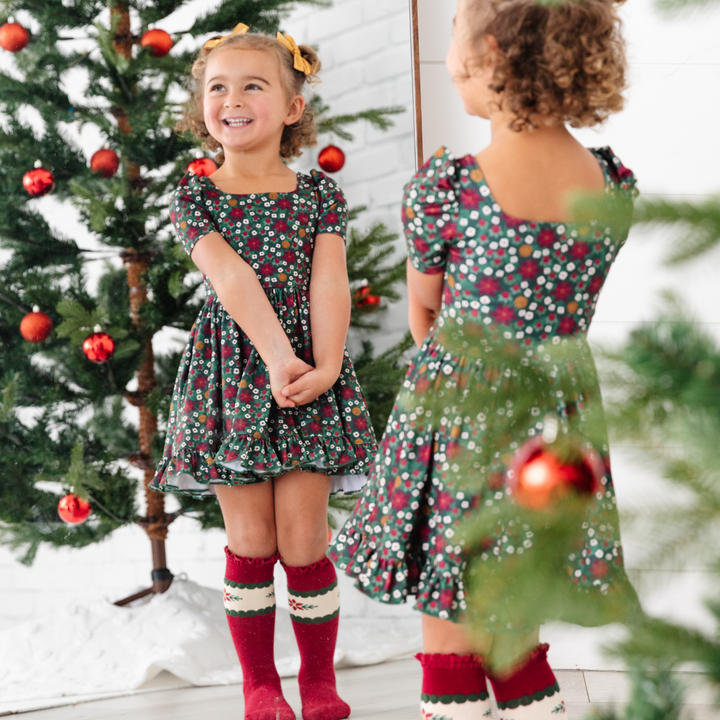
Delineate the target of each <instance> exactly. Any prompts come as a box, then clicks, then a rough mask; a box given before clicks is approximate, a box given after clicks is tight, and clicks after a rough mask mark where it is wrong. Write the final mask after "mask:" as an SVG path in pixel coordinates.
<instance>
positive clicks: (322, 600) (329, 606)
mask: <svg viewBox="0 0 720 720" xmlns="http://www.w3.org/2000/svg"><path fill="white" fill-rule="evenodd" d="M288 602H289V605H290V616H291V617H292V619H293V620H294V621H295V622H301V623H312V624H316V623H321V622H327V621H328V620H332V619H333V618H334V617H336V616H337V614H338V612H340V588H339V587H338V584H337V580H335V581H334V582H332V583H331V584H330V585H328V586H327V587H324V588H322V590H317V591H315V592H299V591H297V590H291V589H290V588H288Z"/></svg>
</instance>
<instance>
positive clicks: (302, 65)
mask: <svg viewBox="0 0 720 720" xmlns="http://www.w3.org/2000/svg"><path fill="white" fill-rule="evenodd" d="M277 39H278V41H279V42H281V43H282V44H283V45H284V46H285V47H286V48H287V49H288V50H289V51H290V52H291V53H292V54H293V56H294V62H293V67H294V68H295V69H296V70H298V71H300V72H301V73H305V74H306V75H312V71H313V66H312V65H311V64H310V63H309V62H308V61H307V60H306V59H305V58H304V57H303V56H302V53H301V52H300V48H299V47H298V46H297V43H296V42H295V41H294V40H293V39H292V38H291V37H290V35H288V34H287V33H286V34H285V35H283V34H282V33H281V32H279V33H278V34H277Z"/></svg>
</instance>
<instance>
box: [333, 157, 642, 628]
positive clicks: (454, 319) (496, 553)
mask: <svg viewBox="0 0 720 720" xmlns="http://www.w3.org/2000/svg"><path fill="white" fill-rule="evenodd" d="M592 152H593V153H594V155H595V156H596V158H597V160H598V163H599V164H600V166H601V167H602V169H603V173H604V176H605V182H606V185H605V189H606V194H607V195H610V196H612V197H614V198H618V197H619V198H621V199H623V202H625V205H626V207H629V206H630V205H631V203H632V199H633V198H634V196H635V194H636V191H635V178H634V176H633V174H632V173H631V172H630V171H629V170H627V169H626V168H624V167H623V165H622V164H621V163H620V161H619V160H618V158H616V157H615V156H614V154H613V153H612V151H611V150H610V149H609V148H600V149H594V150H592ZM403 224H404V227H405V235H406V238H407V244H408V252H409V255H410V259H411V261H412V264H413V266H414V267H415V268H416V269H417V270H419V271H420V272H422V273H426V274H432V273H444V286H443V299H442V307H441V310H440V314H439V317H438V319H437V321H436V323H435V324H434V325H433V327H432V328H431V329H430V331H429V334H428V336H427V338H426V339H425V342H424V343H423V345H422V347H421V348H420V349H419V350H418V352H417V354H416V356H415V358H414V360H413V362H412V363H411V365H410V368H409V370H408V372H407V375H406V377H405V380H404V382H403V386H402V388H401V390H400V393H399V395H398V398H397V401H396V403H395V406H394V408H393V410H392V413H391V415H390V418H389V420H388V423H387V428H386V431H385V435H384V436H383V439H382V441H381V443H380V449H379V451H378V455H377V457H376V461H375V464H374V466H373V468H372V470H371V472H370V474H369V477H368V483H367V485H366V486H365V487H364V489H363V492H362V495H361V497H360V499H359V501H358V503H357V506H356V508H355V510H354V512H353V513H352V515H351V516H350V519H349V520H348V521H347V523H346V524H345V526H344V527H343V528H342V529H341V531H340V532H339V533H338V535H337V537H336V539H335V541H334V543H333V545H332V547H331V549H330V557H331V558H332V559H333V560H334V562H335V563H336V564H337V565H338V566H339V567H340V568H342V569H344V570H345V572H346V573H347V574H348V575H349V576H351V577H353V578H354V579H355V580H356V586H357V587H358V589H359V590H361V591H362V592H364V593H366V594H367V595H369V596H370V597H373V598H375V599H376V600H380V601H382V602H387V603H401V602H405V600H406V599H407V597H408V596H410V595H414V596H416V608H417V609H418V610H420V611H422V612H424V613H427V614H430V615H434V616H437V617H439V618H443V619H452V620H459V619H461V618H462V617H463V615H464V614H465V611H466V610H467V597H466V584H465V578H464V574H465V571H466V566H467V561H468V551H467V549H466V548H465V547H464V541H463V540H462V539H461V538H460V534H459V528H460V526H461V524H462V522H463V520H466V519H467V518H468V517H469V516H470V515H471V514H472V513H493V512H494V510H493V508H494V507H495V506H497V505H498V504H499V503H501V502H504V501H506V499H507V498H508V496H509V495H510V494H511V492H510V490H509V489H508V487H507V485H506V482H505V476H506V471H507V469H508V466H509V465H510V464H511V463H512V460H513V456H514V454H515V452H516V451H517V450H518V449H519V448H521V447H522V446H523V444H524V443H526V442H528V441H529V440H531V439H533V438H538V437H539V436H541V435H542V434H543V430H544V428H545V424H546V422H547V420H546V418H548V417H553V418H554V421H553V422H555V423H559V425H560V427H561V431H562V432H565V433H567V432H569V431H571V432H572V433H573V434H574V435H576V436H577V437H580V438H583V442H585V444H586V445H587V446H589V447H588V449H589V450H594V451H595V452H596V453H597V454H598V455H599V456H600V458H601V460H602V461H603V462H604V467H605V474H604V477H603V478H602V481H601V489H600V490H599V491H598V492H597V493H596V494H595V495H594V497H593V498H592V499H591V502H590V506H589V508H588V512H587V516H586V518H585V522H584V523H583V527H582V529H580V528H579V529H578V533H579V535H581V536H582V537H581V539H580V544H579V546H578V548H577V551H576V552H573V553H571V554H570V555H569V557H567V558H566V566H567V576H568V577H569V578H571V579H572V581H573V582H574V583H575V584H576V585H577V586H578V587H579V588H581V589H584V590H587V591H593V590H595V591H598V592H599V593H603V594H606V593H608V592H612V591H613V590H614V589H616V588H619V587H622V588H627V587H628V583H627V578H626V576H625V572H624V568H623V559H622V546H621V543H620V536H619V527H618V517H617V510H616V500H615V492H614V489H613V482H612V477H611V474H610V465H609V458H608V446H607V435H606V432H605V431H604V429H603V428H604V423H603V421H602V406H601V403H600V392H599V387H598V381H597V374H596V371H595V368H594V364H593V360H592V356H591V354H590V351H589V348H588V347H587V343H586V341H585V336H586V334H587V331H588V327H589V324H590V320H591V318H592V315H593V312H594V309H595V304H596V302H597V299H598V295H599V293H600V289H601V288H602V285H603V283H604V281H605V278H606V276H607V273H608V271H609V270H610V266H611V265H612V263H613V261H614V260H615V257H616V255H617V252H618V250H619V249H620V247H621V246H622V245H623V243H624V241H625V239H626V237H627V232H628V229H629V226H628V225H625V226H624V227H623V228H622V229H617V228H611V227H606V226H605V225H604V224H602V223H600V222H599V221H597V220H593V221H591V222H588V223H586V224H579V223H578V224H571V223H550V222H530V221H525V220H521V219H518V218H514V217H510V216H508V215H507V214H505V213H504V212H503V211H502V210H501V208H500V207H499V206H498V204H497V203H496V202H495V200H494V199H493V197H492V194H491V192H490V188H489V187H488V185H487V183H486V182H485V180H484V178H483V174H482V172H481V170H480V168H479V167H478V165H477V163H476V161H475V159H474V157H473V156H472V155H468V156H465V157H462V158H460V159H455V158H454V157H453V156H452V155H451V154H450V153H449V152H447V151H446V150H445V149H441V150H439V151H438V153H436V155H435V156H434V157H432V158H431V159H430V160H429V161H428V162H427V163H426V164H425V165H424V166H423V167H422V168H420V170H419V171H418V172H417V174H416V175H415V176H414V177H413V179H412V180H411V182H410V183H409V184H408V186H407V187H406V188H405V197H404V201H403ZM458 331H460V337H461V338H463V339H462V341H461V344H460V345H458V341H457V340H455V341H453V342H454V343H455V344H454V345H452V343H450V340H451V337H452V333H453V332H455V337H458V334H457V333H458ZM570 339H572V340H573V341H575V342H574V343H573V346H574V345H577V348H578V349H577V351H576V355H575V357H574V358H573V360H572V361H571V362H565V363H563V362H556V361H555V360H553V359H552V358H551V357H550V353H548V352H546V350H545V348H546V347H548V346H552V347H554V346H562V344H563V343H565V344H568V342H569V340H570ZM448 343H450V345H448ZM498 343H502V344H503V345H504V346H506V347H507V348H510V351H511V352H510V354H511V355H513V356H514V357H515V358H517V361H518V363H519V365H513V364H511V363H509V362H505V359H504V358H503V359H498V357H497V355H495V356H494V355H493V348H496V347H497V346H498ZM458 348H460V349H458ZM531 362H532V363H535V365H536V366H538V367H539V366H543V363H544V364H545V365H546V366H547V367H541V370H540V371H541V372H542V373H543V375H542V377H544V378H547V385H548V387H549V388H550V390H551V391H550V392H547V393H543V395H542V397H543V398H545V399H544V400H541V399H539V398H538V399H536V398H535V396H533V397H532V398H531V399H530V400H529V401H528V400H527V399H525V402H526V403H527V402H529V403H530V404H529V405H527V404H526V405H523V406H522V410H521V409H520V407H521V403H520V402H518V401H519V400H521V398H522V393H523V387H522V386H521V384H520V380H519V378H520V377H521V374H519V373H518V371H517V368H518V367H519V366H522V365H525V366H528V365H530V364H531ZM478 397H480V398H481V399H483V400H485V399H486V400H487V404H486V405H483V406H482V407H478V406H477V402H475V403H474V404H473V398H475V399H476V400H477V398H478ZM548 398H549V399H548ZM598 414H599V416H598ZM511 416H513V421H512V425H510V423H509V422H508V418H510V417H511ZM598 419H599V420H600V425H599V426H600V428H601V430H600V433H599V435H600V440H598V431H597V427H598V422H597V421H598ZM510 426H512V428H513V433H514V434H507V435H506V436H504V437H503V432H505V431H504V428H505V427H510ZM518 427H520V428H521V429H520V430H518V429H517V428H518ZM488 436H492V437H494V438H501V441H500V442H499V443H498V444H497V446H495V445H491V444H490V443H489V442H488V441H487V440H488ZM589 438H592V440H590V439H589ZM463 471H468V472H467V475H466V476H465V477H464V478H463V477H460V478H459V477H458V476H459V475H460V474H462V472H463ZM532 545H533V542H532V534H531V533H530V534H523V533H517V532H510V531H508V530H507V529H505V528H498V530H496V535H495V536H493V537H490V538H487V539H486V541H485V542H483V543H482V545H481V547H479V548H474V549H473V553H474V554H475V559H477V555H480V556H481V559H482V560H483V561H487V562H488V563H492V562H503V561H504V559H505V558H510V557H512V556H513V555H516V554H522V553H525V552H527V551H528V550H529V548H531V547H532ZM630 595H634V593H633V591H632V589H630ZM506 629H510V628H506Z"/></svg>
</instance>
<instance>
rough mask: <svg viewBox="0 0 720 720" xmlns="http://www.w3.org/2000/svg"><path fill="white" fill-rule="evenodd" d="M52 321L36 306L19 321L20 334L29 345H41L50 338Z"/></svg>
mask: <svg viewBox="0 0 720 720" xmlns="http://www.w3.org/2000/svg"><path fill="white" fill-rule="evenodd" d="M52 330H53V323H52V320H51V319H50V318H49V317H48V316H47V315H46V314H45V313H43V312H40V308H39V307H37V305H36V306H35V307H34V308H33V311H32V312H31V313H28V314H27V315H26V316H25V317H24V318H23V319H22V320H21V321H20V334H21V335H22V336H23V337H24V338H25V340H27V341H28V342H31V343H41V342H42V341H43V340H47V339H48V338H49V337H50V333H51V332H52Z"/></svg>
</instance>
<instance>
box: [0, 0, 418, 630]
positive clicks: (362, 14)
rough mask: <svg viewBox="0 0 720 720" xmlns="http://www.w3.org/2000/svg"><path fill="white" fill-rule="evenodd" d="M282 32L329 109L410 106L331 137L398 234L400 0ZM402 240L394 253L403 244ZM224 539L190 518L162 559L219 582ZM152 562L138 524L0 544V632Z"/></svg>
mask: <svg viewBox="0 0 720 720" xmlns="http://www.w3.org/2000/svg"><path fill="white" fill-rule="evenodd" d="M178 22H179V20H178ZM180 26H183V25H182V23H180V24H179V25H178V27H180ZM284 29H286V30H287V31H288V32H289V33H290V34H291V35H292V36H293V37H294V38H295V39H296V40H297V41H298V42H299V43H310V44H317V45H319V51H320V58H321V60H322V61H323V64H324V72H323V79H324V82H323V84H322V85H321V86H320V87H319V88H318V91H319V92H320V93H321V95H322V97H323V100H324V101H325V102H326V103H327V104H329V105H330V106H331V109H332V112H333V114H341V113H347V112H354V111H358V110H364V109H368V108H370V107H378V106H386V105H402V106H404V107H406V108H407V112H406V113H405V114H404V115H400V116H397V117H396V125H395V127H394V128H392V129H391V130H390V132H388V133H380V132H378V131H376V130H373V129H372V128H369V127H367V126H365V125H363V124H359V125H357V126H355V127H353V128H352V132H353V134H354V135H355V141H354V142H353V143H346V142H344V141H339V142H337V143H336V144H338V145H340V146H342V147H343V149H344V150H345V152H346V154H347V163H346V165H345V168H344V169H343V170H342V171H341V172H340V173H338V174H337V176H336V177H337V179H338V181H339V182H340V184H341V186H342V187H343V189H344V190H345V192H346V194H347V197H348V201H349V203H350V204H351V205H361V204H362V205H367V206H368V212H367V213H366V214H365V215H363V216H362V219H361V220H360V225H367V224H369V223H370V222H372V221H375V220H382V221H383V222H385V223H387V224H388V225H389V226H391V227H393V228H395V229H397V230H399V229H400V222H399V212H400V209H399V208H400V198H401V194H402V187H403V185H404V184H405V183H406V182H407V181H408V179H409V178H410V176H411V175H412V173H413V172H414V150H413V127H412V113H411V104H412V88H411V72H410V68H411V65H410V62H411V61H410V33H409V20H408V3H407V1H406V0H382V2H378V0H336V2H335V5H334V7H332V8H330V9H327V10H318V9H309V8H303V9H301V10H299V11H298V12H296V13H295V14H294V15H293V16H292V17H290V18H289V19H288V20H287V21H286V22H285V23H284ZM319 149H320V148H318V149H317V150H319ZM316 163H317V151H311V152H309V153H307V155H306V156H305V157H304V158H302V159H301V160H300V161H299V163H298V168H299V169H302V170H307V169H308V168H309V167H314V166H316ZM399 246H400V247H399V250H398V252H401V251H402V241H401V242H400V243H399ZM405 314H406V313H405V309H404V307H402V306H401V305H400V304H398V306H396V308H394V310H393V312H392V313H391V316H390V317H388V318H386V322H385V325H386V329H387V332H386V337H385V340H384V342H381V343H379V346H380V347H383V346H384V345H388V344H390V343H391V342H394V341H395V340H396V339H397V338H398V337H399V336H401V335H402V333H403V332H404V331H405V328H406V320H405ZM224 544H225V541H224V534H223V533H222V532H220V531H212V532H200V531H199V530H198V529H197V528H196V524H195V523H194V522H193V521H191V520H188V519H181V520H179V521H177V522H176V523H175V524H174V525H173V526H172V528H171V530H170V538H169V541H168V543H167V554H168V564H169V566H170V568H171V570H172V571H173V572H174V573H175V574H179V573H187V575H188V577H189V578H191V579H192V580H194V581H196V582H199V583H201V584H203V585H207V586H213V587H220V585H221V582H222V575H223V567H224V562H223V557H224V556H223V551H222V548H223V546H224ZM150 565H151V563H150V546H149V542H148V541H147V539H146V537H145V534H144V533H143V532H142V530H140V529H139V528H136V527H131V528H126V529H123V530H121V531H119V532H117V533H115V534H114V535H113V536H112V537H111V538H110V539H108V540H107V541H106V542H103V543H100V544H98V545H96V546H93V547H88V548H86V549H84V550H52V549H49V548H42V549H41V550H40V552H39V553H38V557H37V560H36V561H35V564H34V565H33V566H32V567H30V568H26V567H24V566H22V565H20V564H19V563H17V562H16V561H15V560H14V559H13V556H12V554H11V553H10V552H9V551H7V550H6V549H4V548H0V630H2V629H4V628H6V627H9V626H11V625H13V624H15V623H17V622H20V621H22V620H25V619H28V618H30V617H32V616H35V615H39V614H45V613H48V612H50V611H51V610H52V608H53V607H56V606H58V605H62V604H64V603H66V602H77V601H81V600H82V599H83V598H87V599H91V598H97V597H108V598H110V599H111V600H117V599H119V598H121V597H124V596H125V595H129V594H130V593H132V592H134V591H136V590H138V589H141V588H143V587H146V586H147V585H148V584H149V575H150ZM343 604H344V610H345V611H346V612H350V613H353V614H358V615H366V614H370V613H373V612H382V613H384V614H393V613H394V612H397V611H396V610H395V609H393V608H392V607H385V606H380V605H378V604H377V603H372V602H371V601H369V600H366V599H365V598H364V597H363V596H361V595H360V594H359V593H357V592H355V591H353V590H350V589H349V588H347V589H344V591H343ZM406 609H407V608H404V610H406ZM401 612H403V610H401Z"/></svg>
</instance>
